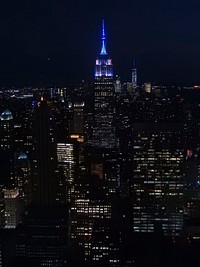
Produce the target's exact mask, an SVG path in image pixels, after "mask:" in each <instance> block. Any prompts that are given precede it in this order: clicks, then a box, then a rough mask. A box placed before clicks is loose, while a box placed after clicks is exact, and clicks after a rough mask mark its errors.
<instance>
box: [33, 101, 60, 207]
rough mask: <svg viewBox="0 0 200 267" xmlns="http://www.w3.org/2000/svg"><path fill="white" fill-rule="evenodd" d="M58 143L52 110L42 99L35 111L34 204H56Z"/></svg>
mask: <svg viewBox="0 0 200 267" xmlns="http://www.w3.org/2000/svg"><path fill="white" fill-rule="evenodd" d="M55 168H56V142H55V137H54V127H53V117H52V114H51V109H50V107H49V105H48V103H47V102H46V101H44V100H43V99H42V101H41V102H39V103H38V106H37V107H36V110H35V159H34V160H33V169H34V173H33V202H34V203H35V204H39V205H44V206H45V205H51V204H54V203H55Z"/></svg>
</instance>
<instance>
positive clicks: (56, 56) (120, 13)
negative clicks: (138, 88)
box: [0, 0, 200, 85]
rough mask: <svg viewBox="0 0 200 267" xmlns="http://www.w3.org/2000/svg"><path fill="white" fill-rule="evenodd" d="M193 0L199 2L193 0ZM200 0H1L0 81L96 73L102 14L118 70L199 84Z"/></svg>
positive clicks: (127, 76)
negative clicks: (8, 0)
mask: <svg viewBox="0 0 200 267" xmlns="http://www.w3.org/2000/svg"><path fill="white" fill-rule="evenodd" d="M193 2H194V3H193ZM198 10H199V3H195V1H192V2H191V3H190V4H189V3H187V2H186V1H182V2H180V3H179V1H176V3H174V2H172V1H162V3H160V2H159V1H154V3H150V2H148V1H130V0H126V1H123V3H121V2H120V1H113V0H112V1H109V3H107V2H105V1H101V3H100V5H96V3H93V2H92V1H87V2H84V3H81V1H78V2H77V3H76V4H73V3H65V2H64V1H59V2H57V3H56V2H54V1H52V0H50V1H48V2H47V1H43V2H35V1H32V0H29V1H21V2H20V4H16V3H15V2H14V1H11V3H9V4H8V3H2V7H1V20H0V21H1V27H0V34H1V44H0V58H1V64H0V71H1V79H0V83H1V84H2V85H15V84H29V85H30V84H37V83H42V84H45V83H59V82H80V81H81V80H82V79H84V80H87V81H90V80H92V79H93V71H91V70H94V61H93V59H94V58H95V56H96V54H97V52H98V51H99V46H100V36H101V20H102V19H104V20H105V25H106V32H107V36H108V42H107V47H108V51H109V53H110V55H111V56H112V58H113V65H114V67H115V74H118V75H119V76H121V78H122V80H123V81H130V80H131V69H132V64H133V59H134V58H135V59H136V64H137V68H138V80H139V83H141V82H146V81H151V82H156V83H167V84H172V83H175V84H197V83H199V82H200V80H199V75H198V70H199V67H200V63H199V60H198V55H199V53H200V50H199V45H198V43H199V37H198V34H197V32H198Z"/></svg>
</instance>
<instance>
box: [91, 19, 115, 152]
mask: <svg viewBox="0 0 200 267" xmlns="http://www.w3.org/2000/svg"><path fill="white" fill-rule="evenodd" d="M94 94H95V97H94V99H95V100H94V101H95V109H94V128H93V138H92V139H93V140H92V145H93V146H94V147H97V148H114V147H116V136H115V127H114V112H115V108H114V84H113V64H112V59H111V58H110V57H109V56H108V54H107V51H106V36H105V29H104V21H103V22H102V46H101V52H100V54H99V56H98V57H97V59H96V65H95V86H94Z"/></svg>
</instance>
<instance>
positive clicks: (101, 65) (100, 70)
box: [95, 20, 113, 78]
mask: <svg viewBox="0 0 200 267" xmlns="http://www.w3.org/2000/svg"><path fill="white" fill-rule="evenodd" d="M101 40H102V46H101V53H100V55H99V57H98V58H97V59H96V68H95V77H110V78H112V77H113V65H112V60H111V58H109V57H108V54H107V51H106V36H105V28H104V20H103V21H102V38H101Z"/></svg>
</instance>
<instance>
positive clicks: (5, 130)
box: [0, 109, 14, 150]
mask: <svg viewBox="0 0 200 267" xmlns="http://www.w3.org/2000/svg"><path fill="white" fill-rule="evenodd" d="M13 130H14V124H13V115H12V113H11V112H10V110H8V109H6V110H4V112H3V113H1V115H0V142H1V148H2V149H3V150H8V149H11V147H12V145H13Z"/></svg>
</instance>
